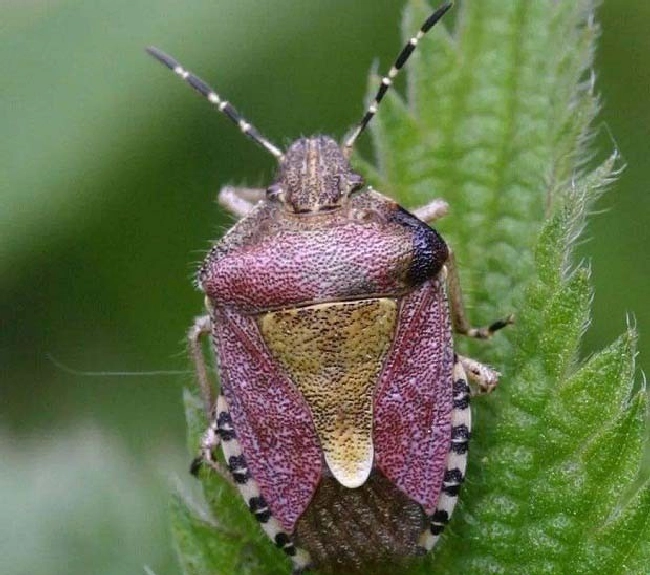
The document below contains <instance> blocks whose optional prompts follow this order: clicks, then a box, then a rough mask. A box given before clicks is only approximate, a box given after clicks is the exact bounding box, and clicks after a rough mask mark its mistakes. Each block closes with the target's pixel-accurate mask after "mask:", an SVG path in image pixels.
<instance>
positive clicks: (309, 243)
mask: <svg viewBox="0 0 650 575" xmlns="http://www.w3.org/2000/svg"><path fill="white" fill-rule="evenodd" d="M450 7H451V5H450V4H445V5H443V6H442V7H440V8H439V9H437V10H436V11H434V12H433V13H432V14H431V16H429V18H427V20H426V21H425V22H424V24H423V25H422V27H421V28H420V30H419V31H418V32H417V34H416V35H415V36H413V37H412V38H411V39H410V40H409V41H408V43H407V44H406V46H405V47H404V48H403V49H402V51H401V52H400V53H399V55H398V57H397V59H396V61H395V63H394V65H393V66H392V67H391V69H390V70H389V72H388V73H387V74H386V75H385V76H384V77H383V78H382V79H381V83H380V86H379V89H378V91H377V93H376V95H375V97H374V99H373V101H372V103H371V104H370V106H369V107H368V108H367V110H366V112H365V113H364V115H363V117H362V119H361V120H360V122H359V123H358V124H357V125H356V127H355V128H354V129H353V130H352V131H351V132H350V133H349V135H348V136H347V137H345V138H344V139H343V141H342V143H341V144H339V143H337V142H336V141H335V140H334V139H333V138H331V137H329V136H322V135H316V136H313V137H309V138H300V139H298V140H296V141H295V142H293V143H292V144H291V145H290V146H289V147H288V148H287V149H286V150H283V149H282V148H280V147H279V146H277V145H275V144H274V143H272V142H270V141H269V140H268V139H267V138H265V137H264V136H263V135H262V134H261V133H260V132H259V131H258V130H257V129H256V128H255V127H254V126H253V125H252V124H251V123H249V122H248V121H247V120H245V119H244V118H243V117H242V116H241V115H240V114H239V113H238V112H237V111H236V110H235V108H234V107H233V106H232V105H231V104H230V103H229V102H228V101H227V100H225V99H224V98H222V97H221V96H220V95H218V94H217V93H216V92H215V91H214V90H213V89H212V88H210V87H209V86H208V85H207V84H206V83H205V82H204V81H203V80H201V79H200V78H198V77H197V76H195V75H194V74H192V73H191V72H189V71H187V70H186V69H185V68H184V67H183V66H182V65H181V64H180V63H179V62H177V61H176V60H175V59H173V58H171V57H170V56H167V55H166V54H164V53H163V52H161V51H160V50H158V49H156V48H149V49H148V51H149V53H150V54H151V55H152V56H154V57H155V58H156V59H158V60H159V61H160V62H162V63H163V64H164V65H165V66H167V67H168V68H169V69H171V70H172V71H174V72H175V73H176V74H177V75H178V76H180V77H181V78H182V79H183V80H185V81H186V82H187V83H188V84H189V85H190V86H191V87H192V88H194V89H195V90H196V91H198V92H199V93H200V94H201V95H203V96H204V97H205V98H206V99H207V100H208V101H209V102H210V103H212V104H213V105H214V106H215V107H216V108H217V109H218V110H219V111H220V112H222V113H223V114H224V115H225V116H227V117H228V118H229V119H230V120H231V121H232V122H234V123H235V124H237V126H238V127H239V129H240V130H241V132H242V133H243V134H245V135H246V136H248V137H249V138H250V139H252V140H253V141H254V142H256V143H257V144H258V145H260V146H262V147H263V148H264V149H265V150H267V151H268V152H269V153H270V154H271V155H272V156H274V157H275V158H276V159H277V161H278V170H277V174H276V177H275V179H274V180H273V181H272V182H271V183H270V184H269V186H268V187H267V188H265V189H256V188H237V187H231V186H227V187H225V188H223V189H222V190H221V192H220V195H219V199H220V202H221V203H222V205H224V206H225V207H226V208H228V209H229V210H230V211H231V212H232V213H234V214H235V215H237V216H239V217H240V218H241V219H240V221H239V222H238V223H237V224H235V226H233V228H232V229H230V231H228V233H227V234H226V235H225V236H224V237H223V238H222V239H221V240H220V241H219V242H217V243H215V244H214V245H213V247H212V248H211V250H210V251H209V253H208V255H207V257H206V259H205V261H204V263H203V265H202V266H201V268H200V270H199V273H198V279H197V283H198V286H199V288H200V289H201V290H202V291H203V292H204V294H205V301H206V307H207V314H206V315H204V316H202V317H200V318H198V319H197V320H196V321H195V323H194V325H193V326H192V328H191V329H190V332H189V342H190V351H191V354H192V357H193V360H194V362H195V365H196V370H197V375H198V380H199V383H200V387H201V393H202V396H203V400H204V403H205V410H206V413H207V414H208V417H209V420H210V424H209V427H208V429H207V431H206V432H205V434H204V436H203V440H202V442H201V448H200V449H201V455H200V457H199V458H197V459H196V460H195V462H194V463H193V467H192V470H193V472H194V473H198V471H199V469H200V468H201V467H202V466H204V465H205V466H207V467H208V468H209V469H212V470H214V471H215V472H217V473H218V474H220V475H222V476H224V477H226V478H227V479H228V480H229V481H231V482H232V483H234V485H235V486H236V487H237V488H238V490H239V492H240V493H241V495H242V497H243V499H244V501H245V503H246V504H247V505H248V507H249V508H250V511H251V512H252V513H253V515H254V516H255V517H256V519H257V520H258V521H259V523H260V525H261V527H262V528H263V529H264V531H265V532H266V534H267V535H268V536H269V538H270V539H271V540H272V541H273V542H274V543H275V545H277V546H278V547H280V548H282V549H283V550H284V551H285V552H286V553H287V555H289V556H290V557H291V559H292V561H293V565H294V571H295V572H299V571H302V570H305V569H308V568H309V567H312V566H313V567H317V568H318V569H319V570H320V571H322V572H330V573H334V572H336V573H343V572H346V573H349V572H355V571H360V570H362V569H366V570H367V569H371V568H374V569H382V568H384V567H385V566H386V565H392V566H395V564H399V563H400V562H402V561H405V560H407V559H408V558H410V557H413V556H416V555H419V554H422V553H425V552H426V551H428V550H430V549H431V548H432V547H433V546H434V545H435V544H436V542H437V541H438V539H439V537H440V534H441V532H442V531H443V529H444V527H445V525H446V524H447V522H448V521H449V518H450V516H451V513H452V511H453V509H454V506H455V505H456V502H457V500H458V495H459V490H460V486H461V484H462V482H463V480H464V476H465V468H466V463H467V450H468V442H469V438H470V432H471V416H470V411H469V399H470V387H469V385H468V380H467V377H469V378H470V379H471V380H473V381H474V382H476V383H477V385H478V389H479V391H491V390H492V389H493V388H494V387H495V386H496V384H497V379H498V375H499V374H498V373H497V372H496V371H494V370H492V369H490V368H488V367H486V366H484V365H482V364H480V363H479V362H477V361H475V360H473V359H470V358H467V357H463V356H461V355H458V354H457V353H455V352H454V348H453V341H452V331H456V332H457V333H460V334H465V335H468V336H470V337H478V338H488V337H490V336H491V335H492V334H493V333H494V332H495V331H497V330H498V329H501V328H502V327H504V326H505V325H507V324H509V323H511V321H512V318H511V317H509V318H506V319H505V320H503V321H497V322H495V323H493V324H492V325H491V326H488V327H482V328H473V327H471V325H470V324H469V322H468V321H467V319H466V315H465V312H464V308H463V304H462V296H461V292H460V287H459V281H458V274H457V270H456V267H455V265H454V258H453V254H452V251H451V250H450V248H449V247H448V246H447V244H446V243H445V242H444V240H443V239H442V238H441V237H440V235H439V234H438V233H437V232H436V231H435V230H434V229H433V228H431V227H429V226H428V225H427V224H426V223H425V222H428V223H432V222H434V221H435V220H437V219H439V218H441V217H443V216H444V215H445V214H446V212H447V204H446V202H444V201H443V200H441V199H435V200H432V201H431V202H429V203H428V204H426V205H424V206H422V207H420V208H417V209H415V210H412V211H410V212H409V211H407V210H405V209H404V208H402V207H401V206H399V205H398V204H396V203H395V202H394V201H392V200H390V199H389V198H387V197H385V196H383V195H382V194H380V193H379V192H377V191H375V190H374V189H372V188H371V187H370V186H367V185H365V183H364V180H363V177H362V176H361V175H360V174H358V173H357V172H355V171H354V170H353V168H352V167H351V165H350V162H349V160H350V156H351V154H352V151H353V148H354V145H355V142H356V140H357V138H358V137H359V136H360V135H361V134H362V133H363V132H364V130H365V128H366V126H367V125H368V123H369V122H370V121H371V120H372V118H373V116H374V115H375V114H376V113H377V111H378V108H379V105H380V103H381V101H382V99H383V97H384V95H385V94H386V92H387V91H388V89H389V88H390V86H391V85H392V83H393V80H394V79H395V77H396V76H397V75H398V73H399V71H400V70H401V68H402V67H403V65H404V64H405V63H406V61H407V60H408V58H409V56H410V55H411V54H412V53H413V51H414V50H415V48H416V46H417V45H418V43H419V42H420V40H421V39H422V37H423V36H424V35H425V34H426V33H427V32H428V31H429V29H431V28H432V27H433V26H434V25H435V24H436V23H437V22H438V21H439V20H440V18H441V17H442V16H443V15H444V14H445V13H446V12H447V10H449V8H450ZM206 335H210V336H211V338H212V341H213V347H214V352H215V355H216V358H217V363H218V372H219V379H220V391H219V393H218V394H217V396H216V397H215V393H214V391H213V385H212V383H211V381H210V378H209V376H208V370H207V368H206V361H205V358H204V356H203V353H202V349H201V341H202V338H203V337H204V336H206ZM218 446H221V448H222V451H223V459H221V458H220V457H219V456H218V454H217V448H218Z"/></svg>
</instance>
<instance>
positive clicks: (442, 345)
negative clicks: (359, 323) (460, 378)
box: [373, 279, 453, 513]
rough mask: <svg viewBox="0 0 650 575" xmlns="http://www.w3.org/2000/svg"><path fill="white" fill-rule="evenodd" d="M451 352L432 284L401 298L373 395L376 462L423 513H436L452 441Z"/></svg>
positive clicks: (445, 313) (442, 303) (441, 300)
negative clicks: (421, 508) (388, 350)
mask: <svg viewBox="0 0 650 575" xmlns="http://www.w3.org/2000/svg"><path fill="white" fill-rule="evenodd" d="M452 367H453V348H452V340H451V328H450V324H449V310H448V306H447V300H446V297H445V293H444V290H443V288H442V286H441V285H440V282H439V281H438V280H437V279H434V280H431V281H429V282H427V283H425V284H423V285H422V286H421V287H420V288H418V290H417V291H415V292H413V293H411V294H409V295H408V296H406V297H405V298H404V300H403V301H402V305H401V310H400V319H399V325H398V328H397V333H396V337H395V341H394V343H393V349H392V350H391V352H390V355H389V356H388V358H387V360H386V364H385V366H384V370H383V372H382V374H381V377H380V380H379V384H378V386H377V391H376V395H375V407H374V435H373V439H374V446H375V458H376V462H377V464H378V465H379V467H380V469H381V470H382V472H383V473H384V475H385V476H386V477H387V478H388V479H390V480H391V481H392V482H393V483H395V484H396V485H397V486H398V487H399V488H400V489H401V490H402V491H403V492H404V493H405V494H406V495H408V496H409V497H410V498H412V499H414V500H415V501H417V502H418V503H420V504H421V505H422V506H423V507H424V509H425V511H426V512H429V513H432V512H433V511H434V510H435V507H436V502H437V500H438V494H439V493H440V489H441V486H442V479H443V476H444V473H445V462H446V459H447V454H448V452H449V447H450V441H451V411H452Z"/></svg>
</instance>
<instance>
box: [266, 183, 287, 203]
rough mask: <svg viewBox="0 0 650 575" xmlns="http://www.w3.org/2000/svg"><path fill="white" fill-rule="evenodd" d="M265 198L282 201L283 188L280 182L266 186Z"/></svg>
mask: <svg viewBox="0 0 650 575" xmlns="http://www.w3.org/2000/svg"><path fill="white" fill-rule="evenodd" d="M266 199H267V200H269V201H271V202H283V201H284V190H283V189H282V186H281V185H280V184H271V185H270V186H269V187H268V188H266Z"/></svg>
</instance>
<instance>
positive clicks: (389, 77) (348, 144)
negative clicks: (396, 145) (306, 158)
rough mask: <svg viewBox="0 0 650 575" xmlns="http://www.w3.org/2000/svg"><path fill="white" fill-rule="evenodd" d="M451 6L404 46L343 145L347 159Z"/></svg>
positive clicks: (445, 7) (423, 26)
mask: <svg viewBox="0 0 650 575" xmlns="http://www.w3.org/2000/svg"><path fill="white" fill-rule="evenodd" d="M451 6H452V3H451V2H447V3H446V4H443V5H442V6H441V7H440V8H438V9H437V10H436V11H435V12H434V13H433V14H431V16H429V17H428V18H427V19H426V21H425V22H424V24H422V27H421V28H420V30H419V31H418V33H417V34H416V35H415V36H413V37H412V38H411V39H410V40H409V41H408V42H407V43H406V46H404V48H402V51H401V52H400V53H399V56H397V59H396V60H395V63H394V64H393V67H392V68H391V69H390V70H389V71H388V74H386V75H385V76H384V77H383V78H382V79H381V85H380V86H379V90H377V94H376V95H375V99H374V100H373V101H372V103H371V104H370V106H368V109H367V110H366V113H365V114H364V116H363V118H361V121H360V122H359V123H358V124H357V125H356V127H355V128H354V130H353V131H352V134H350V136H348V137H347V139H346V140H345V142H344V143H343V155H344V156H345V157H346V158H349V157H350V156H351V155H352V147H353V146H354V143H355V142H356V140H357V138H358V137H359V136H360V135H361V133H362V132H363V131H364V130H365V128H366V126H367V125H368V122H370V120H372V118H373V116H374V115H375V114H376V113H377V108H378V107H379V103H380V102H381V101H382V99H383V97H384V95H385V94H386V92H387V91H388V88H389V87H390V86H391V84H392V83H393V80H395V77H396V76H397V74H399V71H400V70H401V69H402V66H404V64H405V63H406V61H407V60H408V59H409V56H410V55H411V54H412V53H413V51H414V50H415V47H416V46H417V45H418V41H419V40H420V38H422V36H424V35H425V34H426V33H427V32H428V31H429V30H431V28H433V27H434V26H435V25H436V24H437V23H438V21H439V20H440V19H441V18H442V17H443V16H444V15H445V13H446V12H447V10H449V9H450V8H451Z"/></svg>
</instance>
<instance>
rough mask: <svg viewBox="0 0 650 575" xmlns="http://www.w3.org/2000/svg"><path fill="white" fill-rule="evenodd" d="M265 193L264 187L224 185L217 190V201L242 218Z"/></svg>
mask: <svg viewBox="0 0 650 575" xmlns="http://www.w3.org/2000/svg"><path fill="white" fill-rule="evenodd" d="M265 195H266V190H265V189H264V188H235V187H233V186H224V187H223V188H221V191H220V192H219V203H220V204H221V205H222V206H223V207H224V208H226V209H227V210H228V211H229V212H230V213H232V214H234V215H235V216H237V217H238V218H243V217H245V216H247V215H248V213H249V212H250V211H251V210H252V209H253V208H254V207H255V204H257V202H259V201H260V200H263V199H264V197H265Z"/></svg>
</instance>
